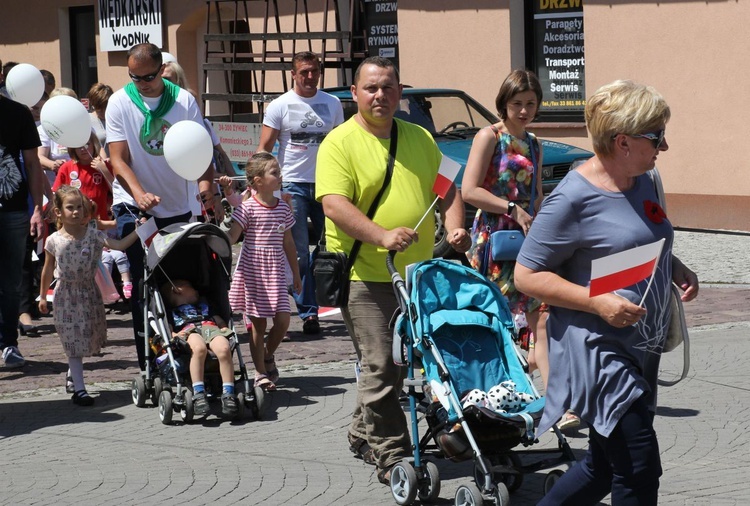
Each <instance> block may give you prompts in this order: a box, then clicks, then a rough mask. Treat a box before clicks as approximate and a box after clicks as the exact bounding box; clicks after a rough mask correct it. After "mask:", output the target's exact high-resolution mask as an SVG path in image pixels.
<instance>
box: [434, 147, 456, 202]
mask: <svg viewBox="0 0 750 506" xmlns="http://www.w3.org/2000/svg"><path fill="white" fill-rule="evenodd" d="M459 170H461V164H460V163H458V162H457V161H455V160H454V159H452V158H450V157H448V156H445V155H443V160H442V161H441V162H440V167H439V168H438V175H437V178H435V184H433V185H432V192H433V193H435V194H437V195H438V196H439V197H440V198H441V199H444V198H445V196H446V195H447V194H448V190H450V189H451V185H452V184H453V180H454V179H456V176H457V175H458V171H459Z"/></svg>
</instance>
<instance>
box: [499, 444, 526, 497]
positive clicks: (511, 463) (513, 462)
mask: <svg viewBox="0 0 750 506" xmlns="http://www.w3.org/2000/svg"><path fill="white" fill-rule="evenodd" d="M499 465H501V466H503V467H505V468H507V469H508V471H509V472H505V473H503V472H497V471H496V472H495V473H494V474H493V476H494V477H495V479H496V480H497V481H499V482H502V483H505V486H506V487H508V491H509V492H515V491H516V490H518V489H519V488H521V485H522V484H523V473H522V472H521V471H520V469H521V459H520V458H519V457H518V455H516V454H515V453H511V454H509V455H503V456H502V457H500V461H499ZM511 469H512V470H513V472H510V470H511Z"/></svg>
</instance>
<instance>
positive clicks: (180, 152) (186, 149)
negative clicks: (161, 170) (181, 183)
mask: <svg viewBox="0 0 750 506" xmlns="http://www.w3.org/2000/svg"><path fill="white" fill-rule="evenodd" d="M213 154H214V146H213V143H212V142H211V136H210V135H209V134H208V131H207V130H206V128H205V127H204V126H203V124H202V123H196V122H195V121H190V120H184V121H178V122H177V123H175V124H174V125H172V126H171V127H170V128H169V130H167V134H166V135H165V136H164V158H166V160H167V163H168V164H169V167H170V168H171V169H172V170H173V171H175V172H176V173H177V175H178V176H180V177H182V178H183V179H187V180H188V181H195V180H196V179H198V178H199V177H201V176H202V175H203V173H204V172H206V169H208V165H209V164H210V163H211V157H213Z"/></svg>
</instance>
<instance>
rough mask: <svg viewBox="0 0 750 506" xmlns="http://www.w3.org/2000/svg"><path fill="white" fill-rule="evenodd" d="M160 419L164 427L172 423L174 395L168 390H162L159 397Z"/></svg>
mask: <svg viewBox="0 0 750 506" xmlns="http://www.w3.org/2000/svg"><path fill="white" fill-rule="evenodd" d="M159 419H160V420H161V423H163V424H164V425H169V424H171V423H172V394H171V393H170V392H169V391H168V390H162V392H161V395H160V396H159Z"/></svg>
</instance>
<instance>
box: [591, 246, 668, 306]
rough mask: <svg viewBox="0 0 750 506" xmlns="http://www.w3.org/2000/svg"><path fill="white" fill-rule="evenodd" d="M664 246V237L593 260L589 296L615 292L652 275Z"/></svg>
mask: <svg viewBox="0 0 750 506" xmlns="http://www.w3.org/2000/svg"><path fill="white" fill-rule="evenodd" d="M663 247H664V239H660V240H658V241H656V242H654V243H651V244H646V245H645V246H638V247H636V248H632V249H629V250H625V251H621V252H619V253H615V254H614V255H609V256H606V257H604V258H597V259H596V260H593V261H592V262H591V284H590V285H589V297H596V296H597V295H601V294H603V293H608V292H614V291H615V290H619V289H620V288H625V287H626V286H632V285H634V284H636V283H638V282H640V281H643V280H644V279H646V278H648V277H649V276H652V275H653V274H654V272H655V271H656V267H657V262H658V260H659V256H660V255H661V250H662V248H663ZM649 288H650V283H649Z"/></svg>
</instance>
